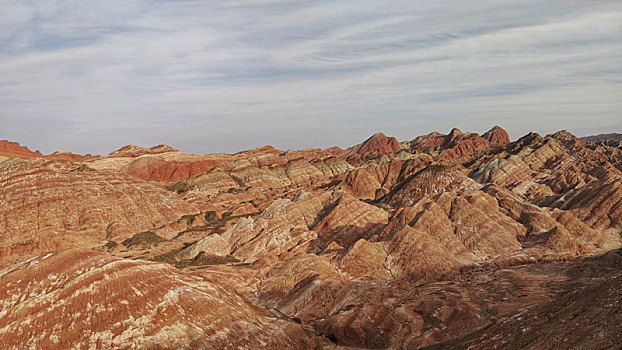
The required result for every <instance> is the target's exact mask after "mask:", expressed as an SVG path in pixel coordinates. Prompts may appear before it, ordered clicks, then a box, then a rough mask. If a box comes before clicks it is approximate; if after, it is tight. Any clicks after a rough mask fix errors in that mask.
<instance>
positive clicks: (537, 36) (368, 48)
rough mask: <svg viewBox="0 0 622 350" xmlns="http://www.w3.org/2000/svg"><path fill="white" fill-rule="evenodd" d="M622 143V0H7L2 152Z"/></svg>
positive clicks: (1, 33)
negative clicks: (544, 139)
mask: <svg viewBox="0 0 622 350" xmlns="http://www.w3.org/2000/svg"><path fill="white" fill-rule="evenodd" d="M494 125H500V126H502V127H504V128H505V129H506V130H507V131H508V132H509V134H510V137H511V138H512V139H517V138H519V137H521V136H522V135H524V134H526V133H528V132H529V131H535V132H538V133H541V134H547V133H551V132H554V131H558V130H561V129H566V130H568V131H570V132H572V133H574V134H576V135H579V136H584V135H590V134H597V133H609V132H622V1H619V0H616V1H589V0H565V1H561V0H560V1H542V0H537V1H535V0H534V1H531V0H511V1H506V0H469V1H441V0H433V1H424V0H417V1H415V0H407V1H401V0H392V1H365V0H362V1H282V0H230V1H216V0H205V1H147V0H136V1H127V0H106V1H84V0H82V1H73V0H64V1H51V0H33V1H28V0H20V1H14V0H0V139H9V140H12V141H18V142H20V143H22V144H24V145H27V146H28V147H29V148H31V149H33V150H34V149H39V150H41V151H42V152H44V153H51V152H53V151H56V150H62V151H72V152H76V153H94V154H107V153H109V152H111V151H113V150H115V149H118V148H120V147H121V146H123V145H126V144H136V145H141V146H152V145H157V144H163V143H165V144H169V145H172V146H173V147H175V148H178V149H180V150H183V151H186V152H193V153H212V152H236V151H240V150H243V149H249V148H253V147H256V146H260V145H265V144H271V145H273V146H275V147H277V148H280V149H300V148H307V147H328V146H333V145H337V146H341V147H348V146H350V145H353V144H356V143H359V142H361V141H363V140H364V139H366V138H367V137H369V136H370V135H372V134H374V133H375V132H378V131H380V132H384V133H385V134H387V135H391V136H395V137H397V138H398V140H402V141H403V140H410V139H413V138H414V137H416V136H417V135H421V134H427V133H430V132H432V131H435V130H438V131H440V132H444V133H447V132H449V130H451V128H453V127H458V128H460V129H461V130H462V131H472V132H480V133H481V132H484V131H486V130H488V129H490V128H491V127H492V126H494Z"/></svg>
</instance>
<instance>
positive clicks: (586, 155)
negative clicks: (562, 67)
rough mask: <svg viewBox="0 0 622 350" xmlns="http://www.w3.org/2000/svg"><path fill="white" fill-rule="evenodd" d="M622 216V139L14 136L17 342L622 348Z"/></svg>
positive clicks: (10, 298) (0, 263) (5, 325)
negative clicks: (141, 140) (58, 143)
mask: <svg viewBox="0 0 622 350" xmlns="http://www.w3.org/2000/svg"><path fill="white" fill-rule="evenodd" d="M614 136H615V135H614ZM621 231H622V147H621V144H620V141H619V139H616V138H615V137H609V136H607V135H599V136H598V137H594V138H584V139H578V138H577V137H575V136H574V135H572V134H570V133H568V132H566V131H560V132H557V133H554V134H551V135H545V136H542V135H538V134H535V133H530V134H527V135H525V136H523V137H521V138H519V139H518V140H516V141H514V142H511V141H510V139H509V136H508V133H507V132H506V131H505V130H503V129H502V128H501V127H498V126H495V127H493V128H492V129H490V130H489V131H487V132H485V133H483V134H481V135H479V134H477V133H469V132H462V131H461V130H458V129H453V130H451V131H450V132H449V133H448V134H442V133H438V132H434V133H431V134H428V135H423V136H418V137H414V138H413V139H412V140H406V141H401V142H400V141H398V140H397V139H395V138H393V137H389V136H386V135H384V134H382V133H377V134H375V135H373V136H371V137H370V138H369V139H367V140H365V141H364V142H362V143H360V144H357V145H354V146H352V147H350V148H347V149H341V148H338V147H332V148H326V149H319V148H317V149H305V150H286V151H284V150H278V149H275V148H274V147H272V146H263V147H259V148H256V149H252V150H248V151H242V152H239V153H235V154H225V153H218V154H190V153H184V152H181V151H178V150H176V149H174V148H172V147H170V146H167V145H159V146H155V147H151V148H143V147H139V146H125V147H123V148H121V149H119V150H117V151H114V152H112V153H110V154H108V155H105V156H98V155H95V156H94V155H77V154H72V153H61V152H56V153H53V154H50V155H43V154H41V153H40V152H38V151H36V152H33V151H31V150H29V149H28V148H27V147H24V146H21V145H19V144H17V143H15V142H7V141H0V252H1V254H0V269H1V270H2V271H0V282H1V283H0V344H3V347H6V348H15V349H22V348H43V349H59V348H71V347H79V348H164V349H180V348H186V349H191V348H192V349H194V348H200V349H222V348H226V349H239V348H249V349H251V348H252V349H254V348H268V349H284V348H295V349H334V348H335V347H336V346H343V347H344V348H347V347H351V348H391V349H414V348H421V347H426V346H431V347H435V348H456V349H458V348H465V347H471V348H478V349H487V348H515V349H520V348H547V346H548V344H551V334H554V339H555V344H557V345H559V347H560V348H572V347H576V348H586V349H591V348H615V347H617V346H619V344H621V343H622V339H621V334H622V332H620V329H619V327H616V325H619V324H622V319H621V311H620V308H619V305H618V304H616V302H617V301H618V300H620V299H622V293H621V289H620V283H619V280H620V278H622V277H621V276H622V272H621V269H622V252H621V251H620V250H619V248H620V247H621V246H622V241H621V236H620V232H621ZM527 309H528V311H525V310H527ZM573 315H575V316H576V317H578V318H575V316H573ZM581 315H583V316H581ZM544 320H546V322H545V321H544ZM575 320H576V322H575ZM577 322H579V323H577ZM578 324H580V325H578ZM525 329H527V331H525Z"/></svg>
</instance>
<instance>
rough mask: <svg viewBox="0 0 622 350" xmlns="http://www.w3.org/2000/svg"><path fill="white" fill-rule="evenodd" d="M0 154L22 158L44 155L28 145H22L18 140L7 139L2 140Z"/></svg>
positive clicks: (0, 141)
mask: <svg viewBox="0 0 622 350" xmlns="http://www.w3.org/2000/svg"><path fill="white" fill-rule="evenodd" d="M0 156H2V157H6V158H22V159H30V158H37V157H43V155H42V154H41V152H39V151H36V152H33V151H31V150H29V149H28V147H25V146H21V145H20V144H19V143H17V142H10V141H7V140H0Z"/></svg>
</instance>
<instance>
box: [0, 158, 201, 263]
mask: <svg viewBox="0 0 622 350" xmlns="http://www.w3.org/2000/svg"><path fill="white" fill-rule="evenodd" d="M53 165H54V163H52V164H51V165H47V164H46V163H45V162H43V161H30V162H23V163H19V164H16V165H13V166H9V167H3V168H0V187H2V191H0V244H1V246H2V248H3V254H2V257H3V259H2V260H5V259H6V258H7V257H9V256H11V255H19V254H24V255H31V254H36V253H37V251H42V250H49V249H60V248H61V247H63V248H66V247H68V246H69V247H72V246H85V245H93V244H95V243H96V242H102V241H105V240H124V239H126V238H128V237H130V236H132V235H133V234H135V233H138V232H141V231H146V230H150V229H154V228H156V227H159V226H162V225H165V224H167V223H169V222H173V221H176V220H177V219H179V218H180V217H181V216H182V215H184V214H192V213H195V212H198V210H197V209H196V208H194V207H193V206H192V205H189V204H188V203H186V202H184V201H183V200H181V199H179V198H178V197H177V196H176V195H175V194H174V193H171V192H169V191H166V190H164V189H162V188H160V187H157V186H154V185H151V184H148V183H146V182H144V181H142V180H139V179H136V178H133V177H129V176H125V175H122V174H116V173H111V172H100V171H67V170H62V169H57V168H54V167H53ZM5 264H6V261H2V265H5Z"/></svg>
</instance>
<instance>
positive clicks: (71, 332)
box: [0, 251, 314, 349]
mask: <svg viewBox="0 0 622 350" xmlns="http://www.w3.org/2000/svg"><path fill="white" fill-rule="evenodd" d="M1 276H2V281H3V283H2V285H1V286H0V343H1V344H2V346H3V347H5V348H19V349H24V348H37V349H64V348H70V347H71V348H158V349H182V348H183V349H189V348H201V349H240V348H256V347H261V348H265V349H284V348H312V347H313V346H314V344H313V341H312V339H311V337H309V335H307V334H306V333H305V332H304V330H303V329H302V327H300V325H298V324H296V323H294V322H292V321H290V320H287V319H284V318H282V317H281V318H278V317H274V316H273V315H271V314H270V312H268V310H266V309H262V308H259V307H257V306H254V305H252V304H250V303H249V302H247V301H246V300H244V299H242V298H241V297H240V296H238V295H237V294H235V293H232V292H231V291H229V290H227V289H225V288H222V287H220V286H218V285H216V284H213V283H209V282H204V281H203V280H202V279H200V278H197V277H194V276H190V275H187V274H184V273H181V272H179V271H178V270H177V269H175V268H172V267H170V266H168V265H164V264H155V263H149V262H145V261H132V260H119V259H114V258H110V257H107V256H105V255H104V254H102V253H96V252H92V251H67V252H63V253H58V254H55V253H50V254H46V255H44V256H39V257H35V258H33V259H30V260H27V261H24V262H23V263H20V264H18V265H14V266H11V267H9V268H8V269H5V270H3V271H2V272H1Z"/></svg>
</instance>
